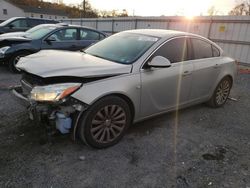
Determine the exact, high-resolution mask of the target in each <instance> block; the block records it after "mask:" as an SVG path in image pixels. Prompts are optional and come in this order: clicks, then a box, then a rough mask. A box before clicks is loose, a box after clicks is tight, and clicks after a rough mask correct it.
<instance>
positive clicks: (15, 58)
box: [8, 51, 30, 73]
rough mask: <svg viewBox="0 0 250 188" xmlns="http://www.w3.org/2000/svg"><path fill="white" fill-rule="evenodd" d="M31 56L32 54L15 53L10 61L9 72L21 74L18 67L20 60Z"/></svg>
mask: <svg viewBox="0 0 250 188" xmlns="http://www.w3.org/2000/svg"><path fill="white" fill-rule="evenodd" d="M29 54H30V52H25V51H23V52H17V53H15V54H14V55H13V56H12V57H11V58H10V60H9V63H8V64H9V70H10V71H11V72H14V73H19V72H20V70H19V69H18V68H17V67H16V65H17V63H18V61H19V60H20V58H21V57H25V56H27V55H29Z"/></svg>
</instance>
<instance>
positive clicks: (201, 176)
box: [0, 67, 250, 188]
mask: <svg viewBox="0 0 250 188" xmlns="http://www.w3.org/2000/svg"><path fill="white" fill-rule="evenodd" d="M19 79H20V75H14V74H11V73H9V72H8V71H7V69H6V68H5V67H0V187H18V188H20V187H48V188H57V187H58V188H64V187H107V188H111V187H119V188H122V187H167V188H171V187H177V188H189V187H190V188H196V187H197V188H206V187H211V188H212V187H214V188H224V187H225V188H226V187H230V188H250V74H249V71H247V70H246V69H244V71H241V72H240V74H239V76H238V78H237V80H236V83H235V85H234V88H233V90H232V92H231V97H233V98H234V99H236V101H235V100H228V102H227V103H226V105H225V106H224V107H222V108H219V109H212V108H209V107H207V106H206V105H204V104H201V105H197V106H193V107H190V108H187V109H184V110H181V111H180V112H179V118H178V120H176V116H175V113H168V114H165V115H162V116H160V117H157V118H154V119H151V120H148V121H145V122H142V123H139V124H136V125H133V126H132V127H131V128H130V129H129V131H128V133H127V134H126V135H125V137H124V138H123V139H122V141H121V142H120V143H118V144H117V145H116V146H114V147H111V148H108V149H105V150H95V149H90V148H88V147H87V146H85V145H83V144H82V143H81V142H80V141H78V142H73V141H72V140H71V139H70V136H69V135H58V136H56V137H55V138H54V143H53V144H50V143H46V142H45V141H44V139H43V137H42V136H41V135H43V133H44V132H43V129H41V128H40V127H37V126H36V125H34V124H33V123H32V122H31V121H29V120H28V116H27V114H26V110H25V108H23V107H22V106H20V105H19V104H17V103H15V101H14V100H13V98H12V96H11V95H10V92H9V90H8V87H9V86H11V85H15V84H17V83H18V80H19ZM176 122H177V126H175V125H176V124H175V123H176ZM175 133H176V134H175ZM175 135H176V136H175Z"/></svg>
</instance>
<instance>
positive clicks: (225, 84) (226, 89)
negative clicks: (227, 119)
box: [208, 77, 232, 108]
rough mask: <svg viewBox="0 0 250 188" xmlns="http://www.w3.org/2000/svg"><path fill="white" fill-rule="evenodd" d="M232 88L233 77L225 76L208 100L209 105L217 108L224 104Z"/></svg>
mask: <svg viewBox="0 0 250 188" xmlns="http://www.w3.org/2000/svg"><path fill="white" fill-rule="evenodd" d="M231 88H232V81H231V79H230V78H229V77H225V78H223V79H222V80H221V81H220V83H219V84H218V86H217V87H216V89H215V91H214V94H213V96H212V97H211V99H210V100H209V101H208V105H209V106H211V107H215V108H217V107H221V106H223V105H224V104H225V103H226V101H227V99H228V96H229V94H230V90H231Z"/></svg>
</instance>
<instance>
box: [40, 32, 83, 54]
mask: <svg viewBox="0 0 250 188" xmlns="http://www.w3.org/2000/svg"><path fill="white" fill-rule="evenodd" d="M77 36H78V29H77V28H62V29H59V30H57V31H56V32H54V33H53V34H51V35H50V36H48V37H47V38H46V39H49V40H50V41H48V40H46V39H45V40H44V41H43V42H42V49H59V50H70V51H76V50H78V49H79V47H78V40H77V39H78V37H77Z"/></svg>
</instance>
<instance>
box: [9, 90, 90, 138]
mask: <svg viewBox="0 0 250 188" xmlns="http://www.w3.org/2000/svg"><path fill="white" fill-rule="evenodd" d="M11 92H12V94H13V95H14V98H15V99H16V101H17V102H18V103H19V104H21V105H23V106H25V107H26V108H27V109H28V113H29V118H30V119H31V120H34V121H36V122H38V123H39V124H43V125H45V127H46V130H47V133H48V134H52V133H53V132H55V130H56V129H57V130H59V131H60V132H61V133H62V134H66V133H69V132H70V131H71V133H72V138H73V139H74V140H75V138H76V129H77V125H78V121H79V119H80V117H81V115H82V114H83V112H84V111H85V110H86V109H87V108H88V105H86V104H84V103H82V102H81V101H79V100H77V99H74V98H72V97H68V98H67V99H64V100H63V101H60V102H56V103H39V102H35V101H32V100H30V99H29V96H28V95H26V94H25V92H23V88H22V86H16V87H13V88H11Z"/></svg>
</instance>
